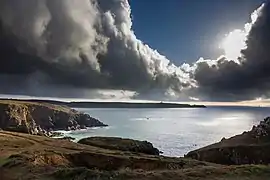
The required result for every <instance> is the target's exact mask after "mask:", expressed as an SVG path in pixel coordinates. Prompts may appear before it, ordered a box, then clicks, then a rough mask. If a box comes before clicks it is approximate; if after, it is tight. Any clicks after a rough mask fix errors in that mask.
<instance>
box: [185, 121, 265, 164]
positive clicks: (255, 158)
mask: <svg viewBox="0 0 270 180" xmlns="http://www.w3.org/2000/svg"><path fill="white" fill-rule="evenodd" d="M269 152H270V117H268V118H265V119H264V120H263V121H261V122H260V123H259V125H257V126H253V128H252V129H251V130H250V131H248V132H244V133H242V134H239V135H236V136H234V137H231V138H229V139H225V138H224V139H222V140H221V141H220V142H218V143H215V144H212V145H209V146H206V147H204V148H201V149H198V150H195V151H192V152H189V153H188V154H187V156H186V157H189V158H193V159H197V160H201V161H208V162H213V163H218V164H226V165H241V164H269V163H270V153H269Z"/></svg>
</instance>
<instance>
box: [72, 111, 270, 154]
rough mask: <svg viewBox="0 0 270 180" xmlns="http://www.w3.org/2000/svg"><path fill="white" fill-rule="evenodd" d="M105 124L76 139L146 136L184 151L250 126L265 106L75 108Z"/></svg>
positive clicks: (163, 148) (166, 149) (164, 147)
mask: <svg viewBox="0 0 270 180" xmlns="http://www.w3.org/2000/svg"><path fill="white" fill-rule="evenodd" d="M79 110H80V111H84V112H87V113H89V114H90V115H91V116H93V117H96V118H98V119H100V120H101V121H103V122H104V123H106V124H109V127H108V128H94V129H88V130H82V131H75V132H72V133H69V134H68V135H70V136H73V137H75V138H77V139H80V138H83V137H88V136H118V137H126V138H133V139H140V140H148V141H150V142H152V143H153V144H154V145H155V146H156V147H157V148H159V149H160V150H161V151H163V152H164V155H167V156H183V155H184V154H186V153H187V152H188V151H190V150H193V149H197V148H199V147H202V146H205V145H209V144H211V143H214V142H217V141H220V140H221V139H222V138H223V137H230V136H233V135H236V134H239V133H242V132H243V131H247V130H250V129H251V128H252V126H253V125H254V124H257V123H258V122H259V121H261V120H262V119H263V118H264V117H266V116H269V115H270V114H269V110H270V109H269V108H259V107H257V108H254V107H208V108H205V109H79Z"/></svg>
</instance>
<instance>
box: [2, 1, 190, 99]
mask: <svg viewBox="0 0 270 180" xmlns="http://www.w3.org/2000/svg"><path fill="white" fill-rule="evenodd" d="M0 19H1V25H2V27H1V47H2V48H5V50H3V49H2V50H1V57H4V58H2V60H1V67H2V69H1V74H2V76H1V78H2V79H3V80H2V82H4V83H8V85H6V84H5V87H7V88H6V90H5V89H1V91H2V92H4V93H8V92H13V91H15V92H14V93H16V92H17V91H18V89H17V88H15V87H18V85H20V84H21V85H20V88H22V89H23V92H22V93H24V90H25V91H26V92H25V93H28V92H29V91H32V90H35V89H36V88H37V87H41V86H44V85H45V86H46V87H47V86H51V87H53V88H54V89H55V87H54V86H56V85H57V86H60V85H62V86H64V87H67V88H70V86H74V87H76V88H98V89H125V90H132V91H138V92H145V91H148V90H149V89H151V90H152V89H157V90H160V91H163V92H167V91H174V92H177V93H180V92H181V91H182V90H183V89H185V88H188V87H190V86H191V84H190V78H189V77H188V75H187V74H185V73H184V72H183V71H182V70H181V69H180V68H178V67H176V66H174V65H172V64H170V61H169V60H168V59H166V57H165V56H162V55H160V54H159V53H158V52H157V51H155V50H152V49H151V48H150V47H149V46H147V45H145V44H143V43H142V42H141V41H140V40H138V39H137V38H136V36H135V34H134V32H133V31H132V29H131V26H132V22H131V18H130V6H129V4H128V2H127V1H126V0H80V1H77V0H57V1H55V0H29V1H17V0H1V2H0ZM11 76H12V80H10V78H11ZM33 81H34V82H35V83H37V85H38V86H34V87H33V84H35V83H33ZM27 82H28V83H27ZM18 83H19V84H18ZM26 83H27V85H29V86H30V87H29V88H28V89H25V87H24V86H26ZM39 89H40V88H38V91H40V90H39ZM19 91H20V90H19ZM37 95H38V94H37Z"/></svg>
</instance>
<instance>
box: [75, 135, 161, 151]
mask: <svg viewBox="0 0 270 180" xmlns="http://www.w3.org/2000/svg"><path fill="white" fill-rule="evenodd" d="M78 143H80V144H85V145H90V146H96V147H100V148H104V149H111V150H120V151H130V152H136V153H144V154H149V155H159V153H160V151H159V150H158V149H157V148H155V147H154V146H153V144H152V143H150V142H147V141H138V140H133V139H123V138H117V137H89V138H85V139H81V140H80V141H79V142H78Z"/></svg>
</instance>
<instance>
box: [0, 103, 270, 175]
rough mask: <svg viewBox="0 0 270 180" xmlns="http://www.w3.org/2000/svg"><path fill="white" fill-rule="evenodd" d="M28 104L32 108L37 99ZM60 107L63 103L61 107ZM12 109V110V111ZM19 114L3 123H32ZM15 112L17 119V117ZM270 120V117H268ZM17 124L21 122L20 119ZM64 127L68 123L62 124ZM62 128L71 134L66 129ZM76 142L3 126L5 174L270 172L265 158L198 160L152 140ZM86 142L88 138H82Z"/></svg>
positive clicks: (0, 163)
mask: <svg viewBox="0 0 270 180" xmlns="http://www.w3.org/2000/svg"><path fill="white" fill-rule="evenodd" d="M26 105H27V106H30V107H31V106H32V105H33V104H31V105H28V104H26ZM20 106H21V105H20ZM20 106H19V107H20ZM39 106H42V104H39ZM45 106H48V104H46V105H45ZM14 107H15V110H16V112H17V111H18V112H28V113H29V112H34V111H25V109H27V108H24V109H23V110H24V111H22V110H21V109H20V108H19V109H18V107H17V106H11V107H9V109H8V110H9V111H10V112H13V109H12V108H14ZM57 108H60V107H58V106H57ZM61 108H64V107H61ZM41 109H42V112H46V113H48V112H49V113H48V114H46V113H45V114H46V115H50V112H51V111H47V109H46V108H41ZM64 109H65V112H69V111H67V109H66V107H65V108H64ZM57 112H58V111H57ZM61 112H62V110H61ZM71 112H72V113H74V112H75V111H74V110H72V111H71ZM76 113H77V111H76ZM8 114H9V115H10V113H8ZM17 115H23V114H20V113H19V114H16V116H8V117H10V119H7V118H5V119H2V122H3V120H5V121H7V122H9V121H10V122H14V120H16V121H15V122H23V123H26V122H28V121H26V120H27V118H26V119H25V120H24V121H19V120H20V119H21V118H22V117H24V116H17ZM33 115H34V114H33ZM43 115H44V114H43ZM14 117H16V118H15V119H14ZM29 117H30V116H29ZM31 117H32V116H31ZM33 117H38V116H33ZM42 117H44V116H42ZM50 117H51V116H50ZM68 117H69V116H68ZM87 117H89V116H87ZM17 120H18V121H17ZM33 120H34V121H35V123H40V121H38V120H37V119H35V118H34V119H33ZM55 120H56V121H58V120H59V119H55ZM88 120H89V121H92V120H94V121H93V122H96V120H95V119H91V118H89V119H88ZM61 121H63V119H62V120H61ZM53 122H54V121H53ZM268 122H270V121H268V120H267V123H268ZM35 123H34V124H31V126H29V124H28V125H27V126H26V127H27V128H30V129H31V127H32V126H33V127H35V126H36V124H35ZM2 125H3V123H2ZM11 125H12V124H11ZM17 125H18V126H21V124H20V123H18V124H17ZM12 126H14V125H12ZM101 127H105V126H101ZM258 127H260V126H258ZM267 127H268V126H267ZM63 129H64V130H65V129H66V127H65V126H63ZM13 130H14V128H13ZM86 130H87V129H86ZM58 132H64V133H65V134H68V133H67V131H58ZM68 132H74V131H68ZM256 132H257V131H256ZM263 132H264V131H263ZM72 141H73V139H72V138H68V137H66V138H51V137H47V136H46V135H45V134H33V133H31V132H30V131H28V132H26V131H25V132H24V133H22V132H10V131H3V130H0V152H1V153H0V178H1V179H3V180H9V179H12V178H13V179H18V178H21V179H48V180H49V179H52V180H58V179H59V180H60V179H68V180H69V179H89V178H90V179H97V180H103V179H104V180H105V179H115V180H119V179H130V180H134V179H141V180H148V179H162V180H163V179H164V180H169V179H175V180H176V179H179V178H180V179H184V180H198V179H201V180H208V179H213V178H215V179H217V180H224V179H230V180H234V178H235V179H241V178H245V179H250V180H251V179H253V178H255V177H256V180H264V179H265V178H267V177H269V176H270V166H268V165H260V163H257V164H258V165H250V164H246V165H243V164H241V163H240V164H237V166H227V165H224V164H222V163H218V162H217V163H213V162H212V161H210V162H205V161H202V160H206V161H208V160H207V159H197V160H196V157H198V156H195V157H194V156H192V155H189V156H186V157H167V156H163V155H161V154H160V150H158V149H156V148H155V147H154V146H153V145H152V144H151V143H150V142H147V141H137V140H133V139H122V138H115V137H89V138H84V139H83V140H80V141H79V142H78V143H77V142H72ZM82 141H84V142H83V143H82ZM195 154H197V153H195ZM191 158H194V159H191ZM213 158H215V156H213ZM259 158H260V157H259ZM217 160H218V158H217ZM258 178H259V179H258Z"/></svg>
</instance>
